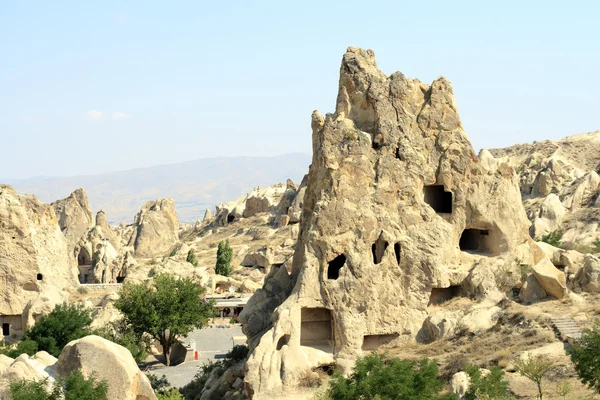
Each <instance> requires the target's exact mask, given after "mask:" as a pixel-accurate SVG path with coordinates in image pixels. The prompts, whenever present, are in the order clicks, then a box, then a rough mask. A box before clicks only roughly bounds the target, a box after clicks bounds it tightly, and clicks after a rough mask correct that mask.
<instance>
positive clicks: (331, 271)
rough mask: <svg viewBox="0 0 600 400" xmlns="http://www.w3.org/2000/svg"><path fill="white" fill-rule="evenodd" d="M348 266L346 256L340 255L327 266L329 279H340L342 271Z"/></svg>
mask: <svg viewBox="0 0 600 400" xmlns="http://www.w3.org/2000/svg"><path fill="white" fill-rule="evenodd" d="M344 265H346V256H345V255H344V254H340V255H339V256H337V257H336V258H334V259H333V260H331V261H329V263H328V265H327V279H338V278H339V277H340V269H342V267H343V266H344Z"/></svg>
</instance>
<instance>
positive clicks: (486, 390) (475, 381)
mask: <svg viewBox="0 0 600 400" xmlns="http://www.w3.org/2000/svg"><path fill="white" fill-rule="evenodd" d="M466 372H467V374H469V378H470V380H471V385H470V386H469V390H468V391H467V393H465V397H464V398H465V400H478V399H480V400H487V399H495V400H500V399H506V398H507V397H506V396H507V395H506V391H507V389H508V382H506V381H505V380H504V371H502V369H501V368H500V367H492V368H491V369H490V373H489V374H487V375H485V376H483V374H482V373H481V370H480V369H479V367H477V366H475V365H470V366H468V367H467V370H466Z"/></svg>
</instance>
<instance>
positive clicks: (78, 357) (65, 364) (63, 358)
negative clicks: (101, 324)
mask: <svg viewBox="0 0 600 400" xmlns="http://www.w3.org/2000/svg"><path fill="white" fill-rule="evenodd" d="M57 371H58V373H59V374H60V375H67V374H69V373H70V372H73V371H80V372H81V373H82V374H83V375H84V376H86V377H88V376H90V375H92V374H96V376H97V378H98V379H100V380H106V381H107V382H108V398H109V399H111V400H113V399H114V400H156V396H155V394H154V391H153V390H152V386H151V385H150V381H149V380H148V378H147V377H146V375H145V374H144V373H143V372H142V371H140V369H139V368H138V366H137V364H136V363H135V360H134V359H133V357H132V356H131V353H130V352H129V350H127V349H126V348H124V347H122V346H119V345H118V344H115V343H113V342H111V341H108V340H106V339H103V338H101V337H99V336H86V337H84V338H82V339H79V340H74V341H72V342H70V343H69V344H67V345H66V346H65V348H64V349H63V350H62V352H61V353H60V356H59V357H58V363H57Z"/></svg>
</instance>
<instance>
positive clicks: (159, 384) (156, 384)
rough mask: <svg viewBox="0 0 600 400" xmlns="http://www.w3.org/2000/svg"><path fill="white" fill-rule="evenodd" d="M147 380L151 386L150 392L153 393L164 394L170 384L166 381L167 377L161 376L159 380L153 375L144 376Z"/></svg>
mask: <svg viewBox="0 0 600 400" xmlns="http://www.w3.org/2000/svg"><path fill="white" fill-rule="evenodd" d="M146 376H147V377H148V380H149V381H150V385H151V386H152V390H154V392H155V393H157V394H158V393H164V392H166V391H167V389H168V388H169V386H171V383H170V382H169V380H168V379H167V376H166V375H164V374H163V376H161V377H160V378H159V377H158V376H156V375H154V374H146Z"/></svg>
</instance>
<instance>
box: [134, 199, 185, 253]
mask: <svg viewBox="0 0 600 400" xmlns="http://www.w3.org/2000/svg"><path fill="white" fill-rule="evenodd" d="M134 226H135V231H134V233H133V235H132V237H131V239H130V240H129V246H133V248H134V249H135V255H136V256H138V257H154V256H167V255H169V252H170V251H171V250H172V249H173V248H174V247H175V245H176V244H177V243H178V242H179V237H178V228H179V221H178V219H177V214H175V202H174V201H173V199H159V200H156V201H149V202H147V203H146V204H144V206H143V207H142V209H141V210H140V212H139V213H138V214H137V215H136V216H135V220H134Z"/></svg>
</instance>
